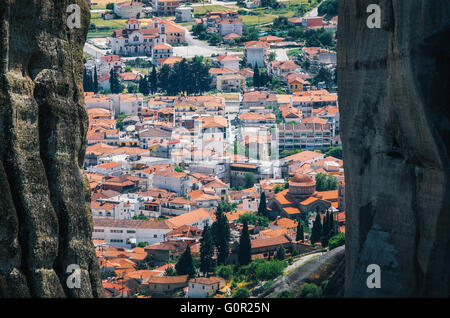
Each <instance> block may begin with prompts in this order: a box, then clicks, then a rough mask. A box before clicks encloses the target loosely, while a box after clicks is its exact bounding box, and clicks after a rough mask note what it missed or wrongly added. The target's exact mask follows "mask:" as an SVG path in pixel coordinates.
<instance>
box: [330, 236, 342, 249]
mask: <svg viewBox="0 0 450 318" xmlns="http://www.w3.org/2000/svg"><path fill="white" fill-rule="evenodd" d="M344 244H345V234H344V233H339V234H337V235H335V236H333V237H332V238H330V240H329V241H328V247H329V249H330V251H331V250H332V249H334V248H336V247H338V246H341V245H344Z"/></svg>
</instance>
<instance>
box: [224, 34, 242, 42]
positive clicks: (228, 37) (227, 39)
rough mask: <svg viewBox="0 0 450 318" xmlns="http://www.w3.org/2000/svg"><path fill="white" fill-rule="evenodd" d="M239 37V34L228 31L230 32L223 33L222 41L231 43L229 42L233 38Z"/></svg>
mask: <svg viewBox="0 0 450 318" xmlns="http://www.w3.org/2000/svg"><path fill="white" fill-rule="evenodd" d="M240 38H241V36H240V35H239V34H236V33H230V34H227V35H225V36H224V37H223V41H224V42H225V43H231V42H233V41H234V40H237V39H240Z"/></svg>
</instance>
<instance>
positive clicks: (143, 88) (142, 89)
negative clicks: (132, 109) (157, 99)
mask: <svg viewBox="0 0 450 318" xmlns="http://www.w3.org/2000/svg"><path fill="white" fill-rule="evenodd" d="M139 93H141V94H143V95H145V96H147V95H148V94H149V93H150V88H149V79H148V76H144V77H141V79H140V80H139Z"/></svg>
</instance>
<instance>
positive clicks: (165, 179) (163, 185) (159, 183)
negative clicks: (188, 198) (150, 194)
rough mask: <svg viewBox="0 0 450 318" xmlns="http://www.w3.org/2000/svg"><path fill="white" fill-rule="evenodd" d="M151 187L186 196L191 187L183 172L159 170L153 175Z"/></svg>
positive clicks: (188, 178) (187, 177) (186, 175)
mask: <svg viewBox="0 0 450 318" xmlns="http://www.w3.org/2000/svg"><path fill="white" fill-rule="evenodd" d="M152 185H153V187H155V188H160V189H165V190H168V191H172V192H175V193H177V194H178V195H180V196H184V195H186V194H187V191H189V190H190V187H191V179H190V177H189V176H188V174H187V173H185V172H176V171H169V170H159V171H157V172H155V173H154V174H153V183H152Z"/></svg>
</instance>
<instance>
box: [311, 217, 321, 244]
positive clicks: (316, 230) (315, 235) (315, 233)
mask: <svg viewBox="0 0 450 318" xmlns="http://www.w3.org/2000/svg"><path fill="white" fill-rule="evenodd" d="M321 236H322V222H321V220H320V213H317V214H316V219H315V220H314V223H313V228H312V232H311V243H313V244H314V243H316V242H319V241H320V238H321Z"/></svg>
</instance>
